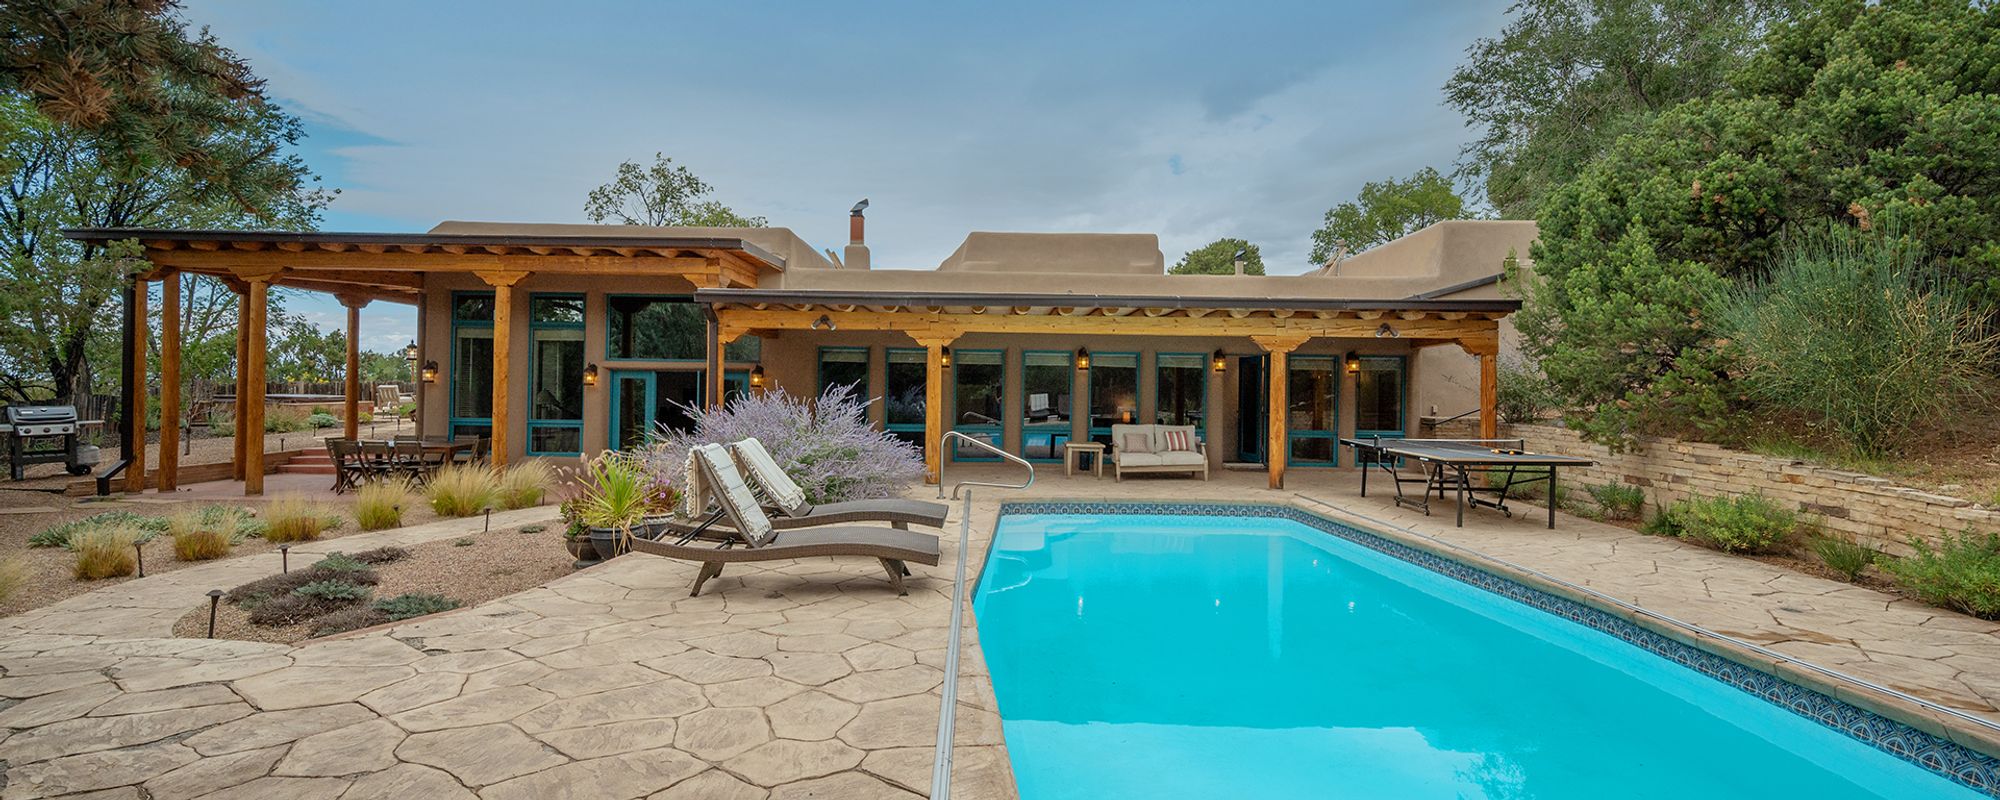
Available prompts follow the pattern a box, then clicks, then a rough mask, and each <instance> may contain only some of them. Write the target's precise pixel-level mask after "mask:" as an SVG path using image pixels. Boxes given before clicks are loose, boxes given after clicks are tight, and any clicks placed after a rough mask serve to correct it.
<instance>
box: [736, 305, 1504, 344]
mask: <svg viewBox="0 0 2000 800" xmlns="http://www.w3.org/2000/svg"><path fill="white" fill-rule="evenodd" d="M716 311H717V313H718V314H719V315H721V320H722V324H723V325H724V326H725V327H728V328H735V329H740V330H751V329H767V330H806V329H809V328H811V327H812V323H813V321H814V320H817V319H818V318H819V317H820V316H821V315H825V316H826V317H827V318H829V319H831V320H832V321H833V322H834V324H835V325H838V326H839V327H840V329H841V330H874V331H905V332H908V333H910V334H911V335H912V336H915V335H917V334H919V333H921V332H923V331H925V330H929V329H932V328H938V329H949V330H955V331H963V332H967V333H1046V334H1078V335H1105V336H1120V335H1130V336H1229V337H1236V336H1258V335H1282V334H1297V335H1304V336H1308V337H1328V338H1352V339H1361V338H1374V336H1375V330H1376V328H1377V327H1378V326H1379V325H1380V324H1381V323H1379V322H1371V321H1367V320H1362V319H1355V318H1343V319H1318V318H1317V317H1310V316H1302V315H1301V316H1293V317H1291V318H1289V319H1276V318H1272V317H1238V316H1236V315H1234V314H1230V315H1227V316H1223V315H1217V316H1210V317H1203V318H1188V317H1146V316H1144V315H1138V316H1126V317H1078V316H1015V315H1012V314H1007V315H993V314H946V313H943V312H941V311H904V312H890V313H883V312H876V311H865V310H856V311H851V312H848V311H838V310H821V309H818V308H816V307H812V306H808V307H807V308H806V309H804V310H793V309H779V308H771V309H765V310H761V311H760V310H757V309H753V308H749V307H745V306H720V307H718V308H717V310H716ZM1498 329H1499V323H1498V322H1495V321H1493V320H1481V319H1471V318H1467V319H1462V320H1441V319H1422V320H1415V321H1411V322H1402V323H1399V324H1398V325H1397V334H1398V335H1399V336H1401V337H1402V338H1405V339H1448V340H1465V341H1468V342H1474V343H1477V344H1478V345H1479V346H1484V345H1485V343H1486V342H1489V341H1496V342H1497V339H1496V338H1495V337H1496V336H1497V331H1498Z"/></svg>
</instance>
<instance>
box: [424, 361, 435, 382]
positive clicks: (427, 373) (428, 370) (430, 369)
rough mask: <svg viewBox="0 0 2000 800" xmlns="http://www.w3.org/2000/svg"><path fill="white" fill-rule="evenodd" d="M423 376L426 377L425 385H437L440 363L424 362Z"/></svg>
mask: <svg viewBox="0 0 2000 800" xmlns="http://www.w3.org/2000/svg"><path fill="white" fill-rule="evenodd" d="M423 376H424V383H437V381H438V362H436V361H426V362H424V371H423Z"/></svg>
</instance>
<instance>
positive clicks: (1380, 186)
mask: <svg viewBox="0 0 2000 800" xmlns="http://www.w3.org/2000/svg"><path fill="white" fill-rule="evenodd" d="M1470 216H1472V214H1471V213H1470V212H1468V211H1466V208H1465V200H1464V199H1463V198H1461V197H1459V196H1458V192H1457V191H1455V190H1454V189H1453V188H1452V185H1451V181H1449V180H1446V179H1445V177H1444V176H1443V175H1439V174H1438V171H1437V170H1435V169H1432V168H1430V167H1424V168H1423V169H1420V170H1417V172H1416V174H1414V175H1411V176H1410V177H1409V178H1408V179H1406V180H1396V179H1395V178H1389V179H1386V180H1381V181H1375V182H1373V183H1365V184H1362V185H1361V194H1360V195H1359V196H1358V197H1357V198H1356V199H1355V200H1354V202H1351V203H1341V204H1340V205H1337V206H1334V207H1333V208H1332V209H1329V210H1328V211H1327V212H1326V223H1325V224H1323V225H1321V226H1320V229H1319V230H1316V231H1313V235H1312V241H1313V245H1312V254H1311V255H1310V256H1309V258H1311V260H1312V263H1313V264H1315V265H1324V264H1326V263H1327V262H1328V261H1330V260H1332V259H1333V255H1334V252H1335V251H1336V250H1338V249H1339V248H1341V247H1343V246H1344V247H1346V248H1347V250H1348V252H1350V253H1359V252H1361V251H1363V250H1366V249H1368V248H1370V247H1374V246H1376V245H1379V244H1384V243H1387V242H1391V241H1394V240H1395V239H1396V238H1397V237H1401V236H1406V235H1409V234H1411V233H1415V232H1417V231H1419V230H1422V229H1423V228H1424V226H1427V225H1430V224H1432V223H1435V222H1440V221H1443V220H1448V219H1465V218H1467V217H1470Z"/></svg>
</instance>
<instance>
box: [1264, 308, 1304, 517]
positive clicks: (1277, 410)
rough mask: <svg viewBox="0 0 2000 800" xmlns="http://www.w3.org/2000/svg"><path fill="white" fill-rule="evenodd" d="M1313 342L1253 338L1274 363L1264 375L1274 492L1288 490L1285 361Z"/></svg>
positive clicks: (1288, 337) (1293, 337) (1267, 445)
mask: <svg viewBox="0 0 2000 800" xmlns="http://www.w3.org/2000/svg"><path fill="white" fill-rule="evenodd" d="M1311 338H1312V337H1310V336H1304V335H1300V334H1288V335H1284V336H1252V337H1250V339H1251V341H1254V342H1256V343H1257V346H1258V347H1262V348H1264V350H1265V351H1266V352H1268V353H1270V354H1271V363H1270V365H1269V367H1268V368H1267V369H1266V372H1267V374H1266V375H1265V378H1266V382H1267V383H1268V384H1269V388H1268V389H1266V390H1265V394H1266V395H1267V399H1268V400H1269V401H1270V406H1269V409H1270V411H1269V415H1268V417H1267V418H1266V420H1265V423H1264V433H1265V444H1264V465H1265V468H1266V469H1267V470H1268V471H1269V472H1270V476H1271V488H1273V489H1283V488H1285V456H1286V453H1285V442H1286V439H1287V433H1288V432H1287V431H1286V424H1285V422H1286V420H1285V415H1286V412H1288V411H1289V410H1290V409H1291V401H1290V399H1289V398H1287V397H1286V396H1285V395H1286V389H1287V388H1289V387H1288V385H1287V383H1286V381H1287V379H1288V378H1289V377H1290V376H1289V374H1288V370H1287V368H1286V366H1285V362H1286V358H1287V356H1289V355H1291V352H1292V351H1293V350H1297V349H1299V345H1302V344H1305V343H1306V341H1307V340H1309V339H1311Z"/></svg>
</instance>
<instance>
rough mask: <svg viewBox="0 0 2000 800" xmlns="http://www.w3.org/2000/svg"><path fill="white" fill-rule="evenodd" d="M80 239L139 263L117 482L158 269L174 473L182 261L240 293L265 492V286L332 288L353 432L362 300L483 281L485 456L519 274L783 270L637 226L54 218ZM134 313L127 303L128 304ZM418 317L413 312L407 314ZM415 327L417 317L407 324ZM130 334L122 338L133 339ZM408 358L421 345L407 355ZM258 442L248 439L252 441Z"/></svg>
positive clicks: (754, 253) (755, 250)
mask: <svg viewBox="0 0 2000 800" xmlns="http://www.w3.org/2000/svg"><path fill="white" fill-rule="evenodd" d="M63 233H64V235H65V236H68V237H69V238H71V239H76V240H79V241H88V242H95V243H109V242H115V241H127V240H130V241H136V242H138V243H139V245H140V246H141V257H143V258H144V259H146V260H147V261H148V262H150V263H151V267H150V268H149V269H146V270H143V271H141V272H139V273H137V274H135V275H134V277H133V282H134V288H135V291H134V292H132V293H131V296H133V297H134V298H135V299H134V300H133V301H131V304H130V305H128V312H127V315H126V325H127V327H128V330H127V338H126V342H127V346H129V347H132V348H133V352H132V354H131V357H130V359H129V360H130V361H131V362H132V363H133V364H135V365H136V368H134V369H132V370H130V371H128V372H127V373H126V376H127V377H126V380H125V384H126V385H125V386H124V387H123V392H124V397H125V404H126V406H125V413H124V415H123V419H122V420H121V421H120V435H121V438H122V440H123V446H124V457H125V459H126V464H125V466H124V470H125V471H124V477H125V489H126V491H132V492H136V491H140V490H142V489H143V488H144V487H145V474H146V469H145V466H146V465H145V448H144V446H143V444H144V440H143V438H141V437H143V435H144V431H143V428H139V429H138V430H137V431H136V434H135V430H134V429H135V427H137V426H136V425H135V422H134V421H135V420H143V419H145V417H146V400H147V397H146V376H145V371H144V370H145V366H144V365H145V363H146V359H145V346H146V341H147V332H146V330H145V325H146V313H145V307H144V305H145V302H146V297H147V286H146V284H147V283H148V282H151V281H161V282H162V286H161V291H162V295H161V298H162V299H161V304H162V308H161V309H160V311H161V316H160V327H161V330H160V341H161V346H160V352H161V365H162V366H161V373H162V374H161V376H160V405H161V417H160V423H161V424H160V465H159V474H160V479H159V488H160V489H161V490H162V491H167V490H171V489H173V488H174V487H175V485H176V484H177V483H178V479H177V476H176V473H177V471H178V470H179V466H180V464H179V458H180V455H179V449H180V446H179V437H180V432H179V426H180V384H181V376H180V349H181V344H182V342H181V338H182V331H181V321H180V313H179V309H180V283H179V281H178V280H176V278H177V277H178V276H179V275H180V274H181V273H184V272H186V273H197V274H202V275H209V276H212V277H215V278H218V279H220V280H222V281H223V282H224V283H225V284H227V285H228V286H230V287H231V288H232V289H234V290H235V291H236V293H237V294H238V295H240V296H241V298H242V302H240V303H239V304H238V322H239V325H238V326H237V337H236V357H237V362H236V363H237V370H236V382H237V383H236V398H237V403H236V406H237V429H238V431H250V432H252V434H253V435H250V436H243V435H239V436H237V437H236V452H235V454H234V457H233V459H232V463H233V464H234V474H235V477H236V479H238V480H241V481H243V490H244V493H245V494H250V495H256V494H262V493H263V491H264V449H263V447H262V445H261V442H262V437H261V435H259V434H260V432H261V431H262V430H263V429H264V387H265V383H266V381H265V366H266V357H267V355H268V353H267V344H266V340H265V334H266V323H267V320H266V314H267V306H268V302H269V292H270V289H271V288H272V287H274V286H281V287H289V288H297V289H309V290H313V291H319V292H325V293H328V294H331V295H333V296H334V297H337V298H339V300H340V302H341V304H342V305H344V306H346V308H347V369H346V372H347V377H346V384H345V386H344V390H345V391H344V395H345V396H344V398H343V400H344V406H345V416H346V435H347V436H348V437H349V438H353V437H355V435H356V434H357V428H356V425H357V419H358V414H357V412H358V410H359V409H358V404H359V400H360V394H361V387H360V346H359V339H360V320H361V309H362V307H364V306H366V305H368V304H369V303H370V302H373V301H376V300H384V301H389V302H399V303H413V304H414V303H417V302H418V301H419V300H420V298H421V297H422V295H423V291H424V285H425V276H426V274H428V273H459V274H470V275H476V276H478V278H479V279H480V280H481V281H483V282H485V283H486V285H488V286H490V287H492V289H493V303H494V308H493V374H494V376H495V380H494V381H493V442H492V444H493V458H494V459H495V461H496V462H497V463H498V464H501V465H504V464H505V462H506V459H507V453H508V442H507V437H508V432H509V421H508V418H507V417H508V414H507V399H508V381H507V380H506V376H507V362H508V357H509V353H510V351H511V349H512V345H513V342H512V339H513V336H512V325H511V324H510V321H511V320H512V318H513V315H514V313H515V311H516V310H517V306H518V305H519V302H518V298H516V297H515V294H516V293H515V292H514V291H513V289H514V286H515V285H516V284H518V283H520V282H521V280H522V279H524V278H527V277H528V276H530V275H537V274H551V275H589V276H618V277H635V278H657V277H664V276H672V277H677V278H681V279H684V280H686V281H688V282H689V283H690V284H692V285H693V286H694V287H695V288H697V289H705V288H708V289H713V288H727V287H731V286H756V285H758V283H759V282H760V281H761V280H762V279H763V278H764V276H766V275H768V274H770V273H774V272H780V271H782V270H783V269H784V268H785V263H784V259H783V258H782V257H779V256H777V255H775V254H773V253H771V252H769V251H767V250H764V249H762V248H760V247H758V246H757V245H755V244H753V243H751V242H748V241H745V240H742V239H736V238H716V237H640V236H514V235H479V234H429V233H417V234H398V233H293V232H283V231H202V230H164V229H141V228H93V229H80V230H67V231H64V232H63ZM134 312H136V313H134ZM419 318H420V320H421V312H420V314H419ZM419 324H420V326H421V322H420V323H419ZM135 342H136V344H133V343H135ZM420 358H421V356H420ZM252 440H255V441H256V442H258V444H257V445H256V446H252V445H251V442H252Z"/></svg>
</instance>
